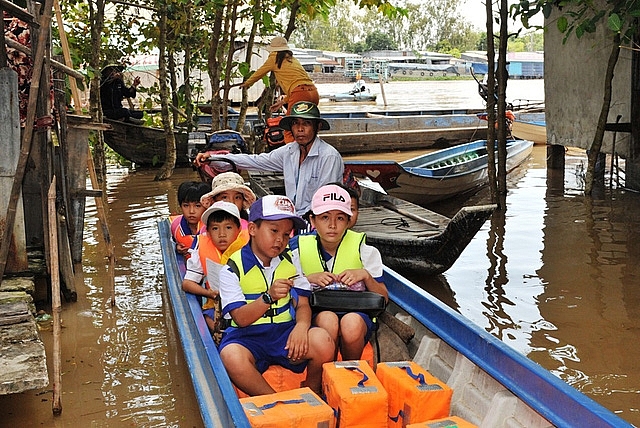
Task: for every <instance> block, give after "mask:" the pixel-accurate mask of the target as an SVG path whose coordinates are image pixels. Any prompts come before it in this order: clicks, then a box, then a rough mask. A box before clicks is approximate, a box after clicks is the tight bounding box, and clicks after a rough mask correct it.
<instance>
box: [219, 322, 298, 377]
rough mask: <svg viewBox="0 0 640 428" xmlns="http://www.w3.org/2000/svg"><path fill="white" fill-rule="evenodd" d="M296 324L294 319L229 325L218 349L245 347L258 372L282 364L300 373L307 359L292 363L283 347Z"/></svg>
mask: <svg viewBox="0 0 640 428" xmlns="http://www.w3.org/2000/svg"><path fill="white" fill-rule="evenodd" d="M295 326H296V323H295V321H290V322H286V323H281V324H260V325H251V326H248V327H229V328H227V329H226V330H225V334H224V336H223V337H222V341H221V342H220V347H219V350H220V351H222V349H223V348H224V347H225V346H227V345H229V344H231V343H236V344H238V345H241V346H244V347H245V348H247V349H248V350H249V351H250V352H251V354H253V358H255V360H256V369H258V371H259V372H260V373H264V372H265V371H267V369H268V368H269V366H275V365H278V366H282V367H284V368H285V369H288V370H291V371H292V372H294V373H302V372H303V371H304V369H305V368H306V367H307V361H306V360H305V361H302V362H301V363H299V364H292V363H291V361H290V360H289V358H288V357H287V354H288V353H289V351H288V350H286V349H284V347H285V346H286V345H287V339H289V334H291V331H292V330H293V328H294V327H295Z"/></svg>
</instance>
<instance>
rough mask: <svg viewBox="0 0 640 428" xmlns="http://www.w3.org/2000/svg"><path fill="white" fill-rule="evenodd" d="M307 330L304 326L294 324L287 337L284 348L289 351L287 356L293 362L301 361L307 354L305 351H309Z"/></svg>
mask: <svg viewBox="0 0 640 428" xmlns="http://www.w3.org/2000/svg"><path fill="white" fill-rule="evenodd" d="M308 331H309V330H308V329H307V328H306V327H305V326H303V325H300V324H296V326H295V327H294V328H293V330H291V334H289V337H288V338H287V344H286V345H285V347H284V349H287V350H288V351H289V353H288V354H287V357H288V358H289V360H291V362H292V363H294V364H298V363H301V362H302V361H303V360H304V359H305V357H306V356H307V352H309V337H308V335H307V332H308Z"/></svg>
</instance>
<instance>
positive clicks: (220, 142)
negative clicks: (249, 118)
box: [204, 129, 247, 153]
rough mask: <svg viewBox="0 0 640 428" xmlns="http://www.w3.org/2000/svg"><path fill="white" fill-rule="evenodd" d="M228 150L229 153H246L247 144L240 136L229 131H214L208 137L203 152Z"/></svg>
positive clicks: (235, 132)
mask: <svg viewBox="0 0 640 428" xmlns="http://www.w3.org/2000/svg"><path fill="white" fill-rule="evenodd" d="M212 150H229V151H230V152H231V153H247V143H246V141H245V140H244V137H243V136H242V134H240V133H239V132H237V131H233V130H231V129H223V130H220V131H216V132H214V133H213V134H211V137H209V143H207V145H206V146H205V149H204V151H212Z"/></svg>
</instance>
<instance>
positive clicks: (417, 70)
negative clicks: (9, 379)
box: [363, 50, 460, 76]
mask: <svg viewBox="0 0 640 428" xmlns="http://www.w3.org/2000/svg"><path fill="white" fill-rule="evenodd" d="M363 57H364V58H365V59H366V58H370V59H371V60H374V61H384V62H386V64H387V68H388V72H389V76H393V75H405V76H407V75H408V76H434V75H440V74H442V75H445V76H446V75H447V74H456V75H458V74H460V73H459V71H458V68H457V67H456V65H455V64H454V62H453V60H454V59H455V58H454V57H453V56H452V55H449V54H444V53H439V52H415V51H408V50H382V51H370V52H366V53H364V54H363Z"/></svg>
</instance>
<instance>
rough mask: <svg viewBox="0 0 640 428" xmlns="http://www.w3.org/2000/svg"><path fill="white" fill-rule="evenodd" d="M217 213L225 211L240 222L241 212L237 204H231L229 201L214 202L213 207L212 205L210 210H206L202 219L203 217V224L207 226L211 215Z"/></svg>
mask: <svg viewBox="0 0 640 428" xmlns="http://www.w3.org/2000/svg"><path fill="white" fill-rule="evenodd" d="M216 211H225V212H227V213H229V214H231V215H232V216H234V217H235V218H237V219H238V221H240V211H238V207H237V206H236V204H232V203H231V202H227V201H218V202H214V203H213V205H211V206H210V207H209V208H207V209H206V210H205V212H203V213H202V217H201V221H202V224H204V225H206V224H207V222H208V221H209V217H210V216H211V214H213V213H214V212H216Z"/></svg>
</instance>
